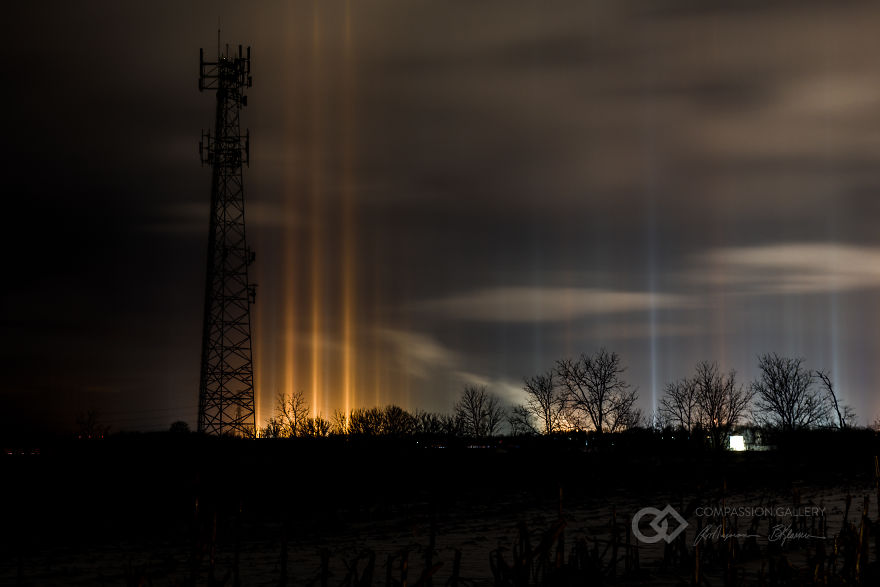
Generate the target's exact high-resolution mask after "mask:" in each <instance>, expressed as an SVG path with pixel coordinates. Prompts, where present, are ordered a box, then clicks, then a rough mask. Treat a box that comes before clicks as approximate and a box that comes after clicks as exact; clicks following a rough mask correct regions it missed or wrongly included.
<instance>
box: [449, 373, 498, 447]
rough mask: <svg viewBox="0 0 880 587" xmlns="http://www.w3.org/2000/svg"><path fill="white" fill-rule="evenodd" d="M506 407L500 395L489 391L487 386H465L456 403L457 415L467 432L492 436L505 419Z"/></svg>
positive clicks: (474, 434)
mask: <svg viewBox="0 0 880 587" xmlns="http://www.w3.org/2000/svg"><path fill="white" fill-rule="evenodd" d="M504 415H505V414H504V408H502V407H501V402H500V401H499V400H498V397H497V396H495V395H493V394H491V393H489V392H487V391H486V387H485V386H476V385H468V386H465V388H464V390H463V391H462V393H461V397H460V398H459V400H458V401H457V402H456V403H455V416H456V418H457V419H458V420H459V421H460V422H461V423H462V426H463V429H464V432H465V434H469V435H471V436H476V437H480V436H492V435H493V434H495V432H497V431H498V426H499V424H501V422H502V421H503V420H504Z"/></svg>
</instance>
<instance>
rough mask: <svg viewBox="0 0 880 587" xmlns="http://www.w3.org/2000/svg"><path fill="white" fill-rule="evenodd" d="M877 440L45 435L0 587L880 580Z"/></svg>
mask: <svg viewBox="0 0 880 587" xmlns="http://www.w3.org/2000/svg"><path fill="white" fill-rule="evenodd" d="M594 445H595V443H593V445H590V446H591V447H592V446H594ZM441 446H442V448H441ZM878 447H880V445H878V440H877V437H876V435H875V434H874V433H872V432H869V431H854V432H852V433H850V434H840V433H836V434H830V433H817V434H812V435H804V436H800V437H797V438H789V439H784V440H783V441H781V442H780V443H779V447H778V448H777V449H775V450H772V451H756V452H745V453H732V452H722V453H717V452H714V451H712V450H708V449H706V448H705V447H701V448H694V447H689V446H687V445H677V444H669V443H664V442H661V441H659V440H657V439H656V438H654V437H652V436H650V435H643V436H638V435H632V436H629V437H621V438H617V439H615V440H614V443H613V446H612V445H611V441H608V442H606V443H605V446H603V447H602V448H601V449H599V450H597V449H593V448H589V449H588V447H587V446H586V445H585V439H584V438H580V437H572V438H555V439H547V438H541V439H530V440H512V439H505V440H501V441H499V440H495V441H493V442H492V443H490V444H489V443H477V444H476V445H475V444H474V443H469V442H466V441H456V442H455V443H451V444H450V443H443V442H441V441H439V440H438V439H404V440H393V439H359V440H356V439H345V438H335V439H321V440H293V441H286V440H258V441H244V440H236V439H211V438H202V437H199V436H197V435H193V434H180V435H172V434H159V435H120V436H115V437H110V438H107V439H103V440H98V441H74V440H55V441H45V442H42V443H34V442H31V443H30V444H29V445H28V446H15V447H10V448H8V449H7V450H5V451H4V454H3V455H2V456H0V471H2V485H3V487H2V490H0V492H2V493H0V497H2V504H3V514H2V523H0V528H2V545H0V546H2V551H0V584H3V585H7V584H9V585H194V584H197V585H212V584H213V585H245V586H251V585H315V586H320V587H336V586H343V585H347V586H351V587H355V586H363V587H366V586H367V585H375V586H382V585H388V586H389V587H391V586H398V585H409V586H417V587H421V586H423V585H424V586H427V585H433V586H437V587H440V586H445V585H452V586H456V587H457V586H458V585H462V586H468V585H510V586H519V585H522V586H525V585H536V584H544V585H551V584H553V585H588V584H612V585H613V584H621V585H634V584H643V585H653V584H656V585H690V584H696V583H700V584H706V585H753V584H755V585H758V584H763V585H801V584H840V585H843V584H863V585H880V578H878V575H877V574H876V567H877V562H876V561H877V560H878V548H880V526H878V525H877V524H876V520H877V519H878V512H877V507H876V506H877V499H878V496H880V494H878V492H877V486H876V478H875V457H874V455H876V454H878V453H880V450H878ZM667 504H669V505H671V506H672V507H673V508H675V510H676V511H677V512H679V513H680V514H681V515H682V517H683V519H685V520H686V522H687V528H686V529H685V530H684V531H683V532H682V533H681V534H680V535H679V536H678V537H677V538H676V539H675V540H673V541H672V542H670V543H669V544H667V543H666V542H665V541H659V542H657V543H653V544H648V543H643V542H640V541H639V540H638V539H637V538H636V537H635V535H633V531H632V530H633V527H632V519H633V515H634V514H635V513H636V512H638V511H639V510H641V509H642V508H645V507H653V508H657V509H663V508H664V507H665V506H667ZM706 506H709V507H719V506H732V507H744V508H759V507H760V508H764V510H765V511H764V512H757V513H756V512H754V511H745V512H743V511H740V512H738V513H735V514H729V515H713V516H709V515H706V514H705V513H702V514H701V511H702V512H705V509H703V508H704V507H706ZM771 507H772V508H773V509H772V513H769V514H768V513H766V510H768V509H770V508H771ZM779 507H783V508H786V509H785V511H782V510H779V509H777V508H779ZM804 512H807V514H808V515H804ZM654 515H655V514H648V515H647V516H646V517H644V518H643V519H642V521H641V522H642V523H641V524H637V527H638V528H639V529H640V531H641V532H642V533H643V534H646V535H649V536H650V535H654V534H656V531H655V530H652V529H651V528H650V526H649V523H650V522H651V520H652V519H653V517H654ZM666 522H667V524H668V525H667V528H668V531H670V532H671V531H672V530H673V529H674V528H675V527H677V525H678V523H677V522H675V521H674V519H672V518H667V520H666ZM658 523H659V521H658ZM779 528H783V529H784V530H783V532H787V533H784V534H779V533H778V532H780V530H779ZM785 529H787V530H785ZM731 535H732V536H731ZM774 535H775V536H776V539H774V538H773V536H774Z"/></svg>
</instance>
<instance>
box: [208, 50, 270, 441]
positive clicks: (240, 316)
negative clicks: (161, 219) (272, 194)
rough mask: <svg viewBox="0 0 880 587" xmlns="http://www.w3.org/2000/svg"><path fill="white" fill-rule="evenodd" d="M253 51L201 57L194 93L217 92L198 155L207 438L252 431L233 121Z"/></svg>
mask: <svg viewBox="0 0 880 587" xmlns="http://www.w3.org/2000/svg"><path fill="white" fill-rule="evenodd" d="M250 71H251V50H250V47H248V49H247V53H246V54H243V53H242V48H241V45H239V47H238V54H237V55H235V54H234V53H233V54H230V52H229V46H228V45H227V46H226V52H225V54H224V53H221V52H220V51H219V48H218V55H217V61H215V62H207V61H205V58H204V50H200V54H199V91H204V90H214V91H216V93H217V114H216V119H215V123H214V134H213V136H212V135H211V132H210V131H208V132H207V133H206V132H204V131H202V140H201V141H200V142H199V154H200V156H201V160H202V165H210V166H211V168H212V178H211V219H210V232H209V234H208V268H207V275H206V280H205V316H204V325H203V334H202V365H201V377H200V381H199V421H198V430H199V432H204V433H207V434H214V435H224V434H231V435H235V436H248V437H252V436H254V435H255V433H256V414H255V410H254V364H253V356H252V343H251V340H252V339H251V318H250V307H251V305H252V304H253V303H254V301H255V291H256V290H255V286H254V284H252V283H250V282H249V281H248V266H249V265H250V264H251V263H252V262H253V261H254V253H253V252H252V251H251V250H250V248H248V246H247V240H246V239H245V224H244V185H243V183H242V165H243V164H244V165H247V164H248V163H249V158H250V139H249V134H250V133H247V132H246V133H245V134H244V135H242V134H241V129H240V126H239V115H240V113H241V108H242V107H243V106H247V96H246V95H245V94H244V93H243V92H244V90H245V88H249V87H251V76H250Z"/></svg>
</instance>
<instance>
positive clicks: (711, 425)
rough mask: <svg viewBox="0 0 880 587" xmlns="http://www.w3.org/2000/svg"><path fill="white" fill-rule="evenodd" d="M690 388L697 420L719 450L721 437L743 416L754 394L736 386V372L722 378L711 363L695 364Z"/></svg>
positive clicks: (715, 364) (716, 365)
mask: <svg viewBox="0 0 880 587" xmlns="http://www.w3.org/2000/svg"><path fill="white" fill-rule="evenodd" d="M694 386H695V391H696V400H697V406H698V408H699V415H700V421H701V423H702V424H703V427H704V428H705V429H706V430H708V431H709V433H710V435H711V436H712V444H713V445H714V446H715V448H718V449H720V448H721V446H722V444H721V443H722V441H723V437H724V435H725V434H726V433H727V432H730V430H731V428H733V427H734V426H736V424H737V423H738V422H739V420H740V418H742V416H743V415H744V414H745V413H746V410H747V409H748V407H749V404H750V403H751V401H752V397H753V396H754V392H753V391H752V390H751V389H747V388H745V387H743V386H742V385H741V384H739V385H738V384H737V383H736V371H734V370H733V369H731V370H730V371H729V372H728V374H727V375H724V374H723V373H721V371H720V370H719V369H718V363H716V362H714V361H712V362H710V361H701V362H700V363H697V369H696V374H695V375H694Z"/></svg>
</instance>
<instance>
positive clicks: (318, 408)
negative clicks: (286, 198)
mask: <svg viewBox="0 0 880 587" xmlns="http://www.w3.org/2000/svg"><path fill="white" fill-rule="evenodd" d="M319 5H320V2H319V1H318V0H315V2H314V5H313V20H312V71H311V90H312V92H311V102H312V103H311V117H312V120H311V122H312V128H311V134H312V140H311V170H310V172H311V190H310V191H311V194H310V195H311V206H312V218H311V230H312V234H311V237H312V238H311V249H312V251H311V253H312V255H311V276H310V277H311V282H312V283H311V296H312V311H311V322H312V324H311V327H312V333H311V334H312V336H311V346H312V356H311V371H312V412H313V414H314V415H318V414H320V413H326V407H327V406H326V405H325V401H326V398H324V397H322V385H323V377H322V375H323V365H322V361H321V359H322V346H321V341H322V332H321V328H322V321H321V312H322V305H321V302H322V299H323V295H324V288H323V278H324V276H323V271H322V264H323V261H324V259H323V242H322V239H323V236H324V234H323V232H324V231H323V222H324V219H323V210H322V202H321V197H322V190H323V173H322V166H323V141H322V137H323V109H322V108H321V80H322V76H321V20H320V14H319V11H318V6H319Z"/></svg>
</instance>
